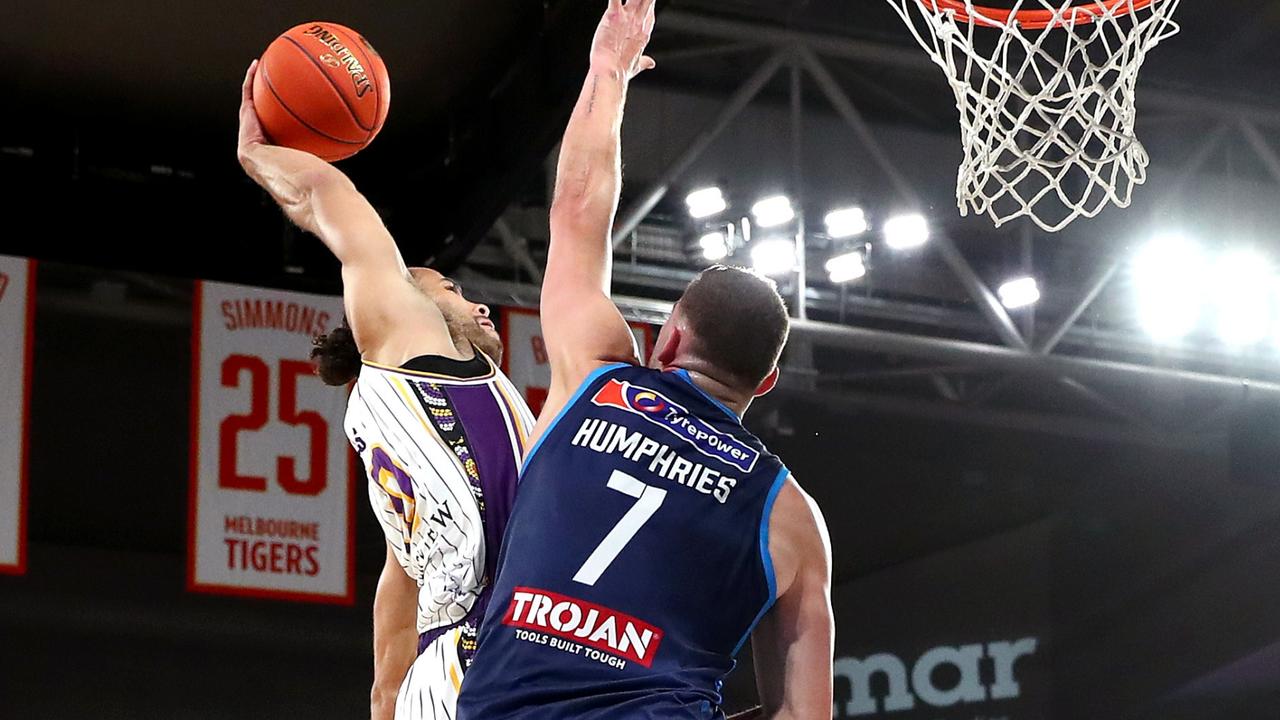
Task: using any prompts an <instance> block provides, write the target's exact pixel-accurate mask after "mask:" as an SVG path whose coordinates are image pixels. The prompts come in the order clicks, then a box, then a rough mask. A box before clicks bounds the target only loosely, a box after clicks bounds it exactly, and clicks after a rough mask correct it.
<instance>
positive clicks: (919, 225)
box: [884, 213, 929, 250]
mask: <svg viewBox="0 0 1280 720" xmlns="http://www.w3.org/2000/svg"><path fill="white" fill-rule="evenodd" d="M884 242H885V244H886V245H888V246H889V247H890V248H892V249H894V250H910V249H912V248H918V247H920V246H921V245H924V244H925V243H927V242H929V221H928V220H926V219H925V217H924V216H923V215H921V214H919V213H910V214H908V215H896V216H894V217H891V218H889V220H888V221H886V222H885V224H884Z"/></svg>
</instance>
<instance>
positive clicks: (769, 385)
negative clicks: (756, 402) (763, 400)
mask: <svg viewBox="0 0 1280 720" xmlns="http://www.w3.org/2000/svg"><path fill="white" fill-rule="evenodd" d="M779 374H781V371H779V370H778V366H777V365H774V366H773V372H771V373H769V376H768V377H766V378H765V379H764V380H762V381H761V382H760V386H759V387H757V388H756V391H755V393H754V396H755V397H764V396H765V395H768V394H769V393H770V392H773V389H774V388H775V387H777V386H778V375H779Z"/></svg>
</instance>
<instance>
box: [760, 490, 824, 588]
mask: <svg viewBox="0 0 1280 720" xmlns="http://www.w3.org/2000/svg"><path fill="white" fill-rule="evenodd" d="M769 553H770V555H772V559H773V563H774V571H775V573H776V575H777V582H778V595H780V596H781V595H783V594H785V593H786V591H787V590H788V589H789V588H790V587H791V586H792V585H793V584H795V581H796V579H797V578H798V577H801V576H809V577H820V578H822V579H824V580H827V581H829V578H830V575H831V538H830V536H829V534H828V533H827V523H826V519H825V518H824V517H823V515H822V509H821V508H819V507H818V503H817V501H815V500H814V499H813V497H812V496H811V495H809V494H808V493H807V492H805V491H804V489H803V488H802V487H800V483H799V482H797V481H796V479H795V476H794V475H791V474H789V473H788V475H787V478H786V480H785V481H783V484H782V489H781V490H779V492H778V498H777V500H776V501H775V502H774V506H773V512H772V514H771V515H770V517H769Z"/></svg>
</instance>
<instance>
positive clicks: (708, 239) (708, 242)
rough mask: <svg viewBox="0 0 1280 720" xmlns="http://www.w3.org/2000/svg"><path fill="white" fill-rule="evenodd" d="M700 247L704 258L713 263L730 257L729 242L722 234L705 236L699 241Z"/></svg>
mask: <svg viewBox="0 0 1280 720" xmlns="http://www.w3.org/2000/svg"><path fill="white" fill-rule="evenodd" d="M698 245H700V246H701V247H702V257H704V258H706V259H708V260H710V261H712V262H715V261H717V260H723V259H725V258H726V257H728V256H729V241H728V240H727V239H726V238H725V235H724V233H722V232H713V233H707V234H706V235H703V236H702V238H701V239H700V240H698Z"/></svg>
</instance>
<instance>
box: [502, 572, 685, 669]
mask: <svg viewBox="0 0 1280 720" xmlns="http://www.w3.org/2000/svg"><path fill="white" fill-rule="evenodd" d="M502 622H503V624H504V625H509V626H511V627H517V628H524V629H526V630H537V631H541V632H544V633H547V634H548V635H554V636H555V637H559V638H563V639H565V640H569V641H571V642H573V643H579V644H582V645H586V646H587V647H590V648H595V649H596V650H599V651H601V652H605V653H609V654H610V655H613V656H615V657H619V658H622V659H623V660H630V661H632V662H636V663H639V664H640V665H643V666H645V667H651V666H652V665H653V658H654V656H656V655H657V654H658V646H659V645H660V644H662V630H661V629H659V628H657V627H655V626H653V625H650V624H649V623H647V622H645V621H643V620H640V619H638V618H634V617H631V616H630V615H627V614H625V613H620V612H618V611H616V610H610V609H609V608H607V607H604V606H603V605H596V604H595V603H590V602H587V601H586V600H578V599H577V598H571V597H569V596H567V595H560V594H557V593H553V592H550V591H548V590H537V589H535V588H527V587H518V588H516V589H515V593H514V594H512V596H511V604H510V605H509V606H508V607H507V614H506V616H505V617H503V619H502ZM619 667H620V666H619Z"/></svg>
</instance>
